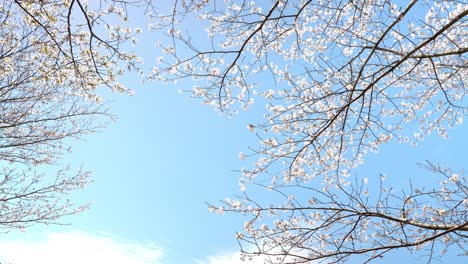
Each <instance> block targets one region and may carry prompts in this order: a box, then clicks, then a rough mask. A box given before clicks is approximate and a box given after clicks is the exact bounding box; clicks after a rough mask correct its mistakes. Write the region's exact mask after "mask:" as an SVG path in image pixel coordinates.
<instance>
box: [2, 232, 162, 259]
mask: <svg viewBox="0 0 468 264" xmlns="http://www.w3.org/2000/svg"><path fill="white" fill-rule="evenodd" d="M162 256H163V251H162V250H161V248H158V247H156V246H155V245H154V244H153V243H151V242H128V241H124V240H121V239H119V238H116V237H114V236H111V235H108V234H99V235H96V234H90V233H86V232H82V231H72V232H60V233H49V234H47V235H45V236H44V237H42V238H35V239H33V240H30V239H27V240H26V239H19V238H16V239H13V240H11V239H8V240H7V239H6V238H5V239H0V261H1V263H2V264H3V263H5V264H9V263H11V264H31V263H38V264H63V263H67V264H84V263H86V264H92V263H112V264H150V263H151V264H156V263H161V259H162Z"/></svg>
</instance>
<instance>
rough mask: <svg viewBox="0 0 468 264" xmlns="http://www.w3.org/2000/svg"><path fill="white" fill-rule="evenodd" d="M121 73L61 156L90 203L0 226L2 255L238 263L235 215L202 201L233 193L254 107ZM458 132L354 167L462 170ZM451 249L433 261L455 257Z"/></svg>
mask: <svg viewBox="0 0 468 264" xmlns="http://www.w3.org/2000/svg"><path fill="white" fill-rule="evenodd" d="M151 47H152V46H151V45H149V44H148V43H142V44H141V45H140V48H142V49H145V50H146V54H147V56H149V58H145V59H147V60H149V61H150V60H154V58H156V57H157V56H156V55H155V54H153V53H152V52H153V48H151ZM126 82H127V83H128V84H131V86H132V87H133V88H134V90H135V92H136V94H135V96H133V97H130V96H126V95H115V94H110V95H107V98H108V99H110V100H112V101H113V103H111V104H110V107H111V112H113V113H115V114H116V115H117V116H118V117H119V118H118V120H117V122H116V123H114V124H111V125H109V126H108V127H107V128H106V129H105V130H103V131H102V132H100V133H97V134H94V135H91V136H88V137H86V138H85V140H84V141H77V142H74V143H73V144H72V145H73V153H71V154H70V155H68V156H66V157H65V159H64V160H63V163H71V164H72V165H73V166H74V167H75V168H77V167H79V166H80V165H81V164H82V165H83V166H84V168H85V169H88V170H91V171H92V172H93V174H92V179H93V180H94V183H92V184H91V185H89V186H88V187H87V188H86V189H84V190H82V191H80V192H79V193H76V194H75V195H74V197H73V198H74V199H75V201H77V202H81V203H91V205H92V206H91V209H90V210H88V211H86V212H84V213H82V214H80V215H77V216H72V217H68V218H66V219H64V221H65V222H68V223H72V225H67V226H43V225H36V226H34V227H33V228H30V229H28V230H27V231H26V232H25V233H21V232H17V231H14V232H10V233H8V234H2V235H0V261H1V263H2V264H4V263H12V264H31V263H38V264H42V263H44V264H45V263H47V264H59V263H68V264H75V263H77V264H78V263H80V264H83V263H113V264H147V263H164V264H182V263H187V264H190V263H196V264H234V263H236V264H237V263H242V262H240V261H239V260H238V255H237V254H236V251H237V250H238V245H237V242H236V240H235V232H236V231H240V230H241V229H242V228H243V224H244V219H243V218H242V217H241V216H238V215H232V214H227V215H224V216H218V215H214V214H212V213H210V212H208V210H207V206H206V204H205V202H212V203H216V202H217V201H218V200H222V199H224V198H226V197H232V196H233V195H235V194H238V193H239V188H238V179H239V177H240V174H239V173H238V172H235V170H238V169H240V168H242V167H247V166H249V165H250V164H249V163H248V162H243V161H240V160H239V158H238V154H239V152H241V151H244V152H245V151H247V147H248V146H256V144H257V141H256V137H255V135H254V134H252V133H250V132H249V131H248V130H247V129H246V126H247V124H248V123H250V122H251V123H254V122H252V121H251V120H256V119H257V120H258V118H259V117H258V114H259V113H258V112H255V111H254V112H249V113H241V114H240V115H238V116H234V117H233V118H232V119H229V118H228V117H226V116H221V115H219V114H218V113H216V112H214V111H213V108H212V107H210V106H204V105H201V104H200V103H199V102H198V101H196V100H193V99H190V98H188V97H187V95H186V94H179V93H178V92H177V90H178V89H179V88H180V89H185V88H187V87H179V86H178V85H177V84H176V85H162V84H155V83H150V84H145V85H142V84H141V83H140V82H139V81H137V80H136V79H128V80H126ZM467 131H468V125H467V124H466V122H465V123H464V124H463V125H462V126H460V127H458V128H456V129H452V130H450V131H449V138H448V139H447V140H446V141H442V140H441V139H440V138H439V137H438V136H437V135H433V136H431V137H428V138H426V139H425V140H424V141H422V142H421V144H420V145H419V146H418V147H417V148H412V147H410V146H408V145H398V144H390V145H387V146H384V147H383V148H382V149H381V151H380V152H379V153H378V154H372V155H369V156H367V159H366V160H367V162H366V164H365V165H363V166H362V167H361V168H359V170H358V171H357V173H360V174H365V175H368V177H369V181H370V182H372V180H373V178H372V177H375V179H377V176H378V174H379V173H385V174H387V175H388V178H389V181H391V183H393V184H394V185H405V184H407V183H408V177H411V178H412V179H414V180H415V181H418V180H422V181H424V178H423V177H432V176H428V175H425V174H424V171H422V170H420V169H418V168H417V166H416V162H423V161H424V160H426V159H427V160H431V161H434V162H439V163H441V164H446V165H449V166H451V167H452V168H454V169H462V168H463V167H464V166H466V164H467V163H466V149H468V141H467V140H466V135H467V133H466V132H467ZM455 254H456V252H455V253H450V254H449V255H448V256H447V257H446V258H444V260H443V262H444V263H462V258H455V257H453V255H455ZM402 257H404V258H405V261H404V263H419V262H418V259H417V258H416V257H412V256H407V254H406V251H399V252H397V253H394V254H391V255H389V257H388V258H385V259H383V260H382V262H381V263H395V261H401V260H402ZM465 260H466V259H465ZM257 263H261V261H257Z"/></svg>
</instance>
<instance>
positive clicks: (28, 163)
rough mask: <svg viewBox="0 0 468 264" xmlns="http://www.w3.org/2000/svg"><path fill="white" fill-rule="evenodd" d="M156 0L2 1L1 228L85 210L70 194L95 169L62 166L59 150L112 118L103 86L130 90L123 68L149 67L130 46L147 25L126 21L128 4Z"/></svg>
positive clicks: (22, 227)
mask: <svg viewBox="0 0 468 264" xmlns="http://www.w3.org/2000/svg"><path fill="white" fill-rule="evenodd" d="M149 4H150V3H147V2H145V1H140V2H132V1H128V3H127V2H126V1H99V2H94V3H89V4H88V3H87V1H80V0H66V1H54V0H44V1H42V0H41V1H38V0H27V1H24V0H21V1H18V0H3V1H0V24H1V27H0V62H1V63H0V163H1V164H2V169H1V170H0V227H1V228H2V230H4V231H8V230H11V229H15V228H19V229H24V228H25V227H27V226H29V225H31V224H33V223H55V222H56V221H57V219H58V218H59V217H61V216H64V215H68V214H73V213H77V212H79V211H81V210H83V209H84V208H85V207H83V206H78V205H75V204H73V203H72V202H70V201H68V199H67V196H68V194H69V193H70V192H71V191H73V190H75V189H79V188H82V187H83V186H84V185H85V184H86V183H87V182H89V181H90V180H89V177H88V175H89V172H87V171H85V170H83V169H80V170H78V171H74V170H71V169H69V168H67V167H65V168H60V167H57V165H58V163H59V158H60V157H61V155H62V154H63V153H65V152H67V151H69V147H68V145H69V142H70V140H69V139H72V138H79V137H81V136H83V135H86V134H88V133H91V132H94V131H96V130H98V129H100V128H102V127H103V126H104V125H105V124H106V123H108V122H109V121H111V119H112V115H110V114H108V112H107V109H106V107H105V105H104V104H103V103H102V102H101V101H102V100H101V98H100V97H99V95H98V94H97V93H96V89H97V88H98V87H102V86H107V87H109V88H110V89H111V90H112V91H115V92H120V93H130V90H129V89H128V88H127V87H125V86H124V85H122V84H121V83H120V82H119V76H122V75H123V74H125V73H128V72H130V71H133V72H136V73H140V72H141V70H140V68H139V67H140V66H139V65H140V64H141V59H140V58H138V57H137V56H136V54H135V53H133V52H127V51H126V50H130V47H131V46H132V45H133V43H134V42H136V36H137V35H138V34H139V33H140V32H141V29H138V28H134V29H132V28H130V27H129V26H128V25H126V23H125V21H126V20H127V7H129V6H130V5H141V6H143V7H145V8H148V7H150V5H149ZM57 168H59V169H57ZM53 170H56V172H55V173H54V172H51V171H53Z"/></svg>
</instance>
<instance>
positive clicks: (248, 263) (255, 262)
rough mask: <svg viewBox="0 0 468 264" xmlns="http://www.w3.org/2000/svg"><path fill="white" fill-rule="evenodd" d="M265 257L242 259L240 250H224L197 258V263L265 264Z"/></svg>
mask: <svg viewBox="0 0 468 264" xmlns="http://www.w3.org/2000/svg"><path fill="white" fill-rule="evenodd" d="M264 261H265V258H262V257H254V258H252V259H250V258H248V257H245V258H243V259H241V254H240V253H239V251H224V252H219V253H217V254H215V255H213V256H208V257H206V258H205V259H203V260H196V261H195V262H196V263H197V264H263V263H265V262H264Z"/></svg>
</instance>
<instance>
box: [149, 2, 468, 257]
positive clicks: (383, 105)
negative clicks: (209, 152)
mask: <svg viewBox="0 0 468 264" xmlns="http://www.w3.org/2000/svg"><path fill="white" fill-rule="evenodd" d="M467 15H468V6H467V5H466V3H464V2H463V1H449V0H436V1H433V0H425V1H424V0H420V1H418V0H413V1H387V0H372V1H360V0H357V1H333V0H314V1H312V0H298V1H288V0H269V1H250V0H249V1H247V0H244V1H234V0H226V1H205V0H198V1H197V0H192V1H188V0H187V1H184V0H180V1H175V2H174V5H173V7H172V9H171V10H170V11H169V12H167V13H160V14H158V16H156V21H157V23H156V28H157V29H160V30H164V32H166V35H167V37H168V40H169V41H167V42H162V43H158V45H159V46H160V47H161V49H162V50H163V51H164V52H165V53H166V55H165V56H162V57H160V58H159V59H158V63H159V64H158V65H157V67H155V68H154V69H153V74H152V75H151V77H150V78H153V79H157V80H162V81H179V82H181V83H183V84H186V83H189V82H192V83H194V85H193V87H192V89H190V93H191V95H192V96H193V97H196V98H199V99H200V100H202V102H203V103H206V104H209V105H213V106H214V107H215V109H216V110H218V111H220V112H222V113H225V114H228V115H231V114H235V113H237V112H238V111H239V110H248V109H254V110H253V113H259V112H260V110H258V107H257V106H256V104H255V102H257V103H258V102H259V103H260V104H262V105H266V109H265V111H264V112H265V114H264V116H263V121H260V122H258V123H255V124H249V125H248V129H249V130H251V131H252V132H253V133H254V134H255V135H256V136H257V137H258V139H259V143H260V144H259V145H258V146H257V147H255V148H252V149H251V151H250V152H249V153H245V154H244V153H241V154H240V158H241V159H249V160H252V159H253V160H255V161H254V164H253V166H251V167H250V168H249V169H244V170H243V177H242V179H241V181H240V183H241V190H242V192H243V195H241V196H239V197H237V198H236V199H228V200H226V201H224V204H222V205H211V206H210V209H211V210H213V211H215V212H218V213H223V212H225V211H231V212H237V213H241V214H245V215H248V216H249V217H250V218H249V220H248V221H247V222H246V224H245V227H244V231H243V232H240V233H238V234H237V238H238V240H239V242H240V245H241V250H242V252H243V253H244V254H245V257H253V256H256V255H262V256H263V257H266V258H267V259H268V260H269V261H270V262H272V263H315V261H324V262H326V263H335V262H336V263H343V262H346V261H348V260H349V259H350V258H354V257H356V258H357V259H360V260H362V262H365V261H371V260H375V259H378V258H380V257H382V256H384V254H385V253H387V252H388V251H391V250H393V249H401V248H406V249H408V250H409V251H416V250H425V251H424V252H426V253H427V254H426V256H427V259H428V262H430V261H431V260H432V259H433V258H435V257H438V256H440V255H443V254H444V253H445V252H446V251H447V250H448V249H449V248H456V247H458V250H459V252H460V253H461V254H467V253H468V252H467V251H466V248H465V245H466V243H467V231H468V215H467V207H468V199H467V197H468V196H467V193H468V186H467V182H466V177H465V176H464V175H463V173H462V172H456V171H452V170H451V169H448V168H443V167H441V166H439V165H438V164H433V163H430V162H427V163H423V164H422V165H421V166H422V167H424V168H426V169H427V171H428V172H433V173H435V174H436V175H438V178H439V179H440V186H441V188H435V187H434V188H432V187H431V188H429V187H415V186H412V185H410V186H409V187H408V188H407V189H395V188H392V186H387V183H386V182H385V181H384V180H385V177H386V176H381V177H380V185H379V186H378V188H368V187H367V184H368V179H363V178H362V177H361V178H360V177H359V176H358V177H356V178H353V177H351V176H350V175H351V174H352V172H353V170H355V169H356V168H357V167H358V166H362V165H361V164H363V163H364V158H365V156H366V155H367V154H368V153H370V152H376V151H378V149H379V146H381V145H382V144H387V143H389V142H400V143H403V144H405V143H407V144H410V145H413V146H415V145H417V144H418V142H419V141H420V140H422V139H423V138H424V137H425V136H426V135H429V134H431V133H437V134H439V135H440V137H441V138H442V139H444V138H446V137H447V130H448V128H450V127H453V126H454V125H456V124H461V123H462V121H463V118H464V117H465V116H466V114H467V108H466V107H467V106H466V104H467V99H466V94H467V89H466V85H465V79H466V76H467V69H468V67H467V57H466V52H467V51H468V44H467V43H468V33H467V31H466V27H467V26H468V24H467ZM193 25H200V26H201V27H200V28H199V30H195V29H194V27H193ZM200 34H205V36H206V37H205V39H202V38H200V36H199V35H200ZM206 38H207V39H206ZM185 79H187V81H186V82H184V80H185ZM258 187H261V188H264V189H266V190H269V191H270V192H271V193H273V194H276V196H275V198H272V199H271V200H258V199H255V198H251V195H250V194H248V190H247V189H248V188H250V189H254V190H256V189H255V188H257V189H258ZM251 194H252V193H251ZM253 195H255V192H254V193H253ZM278 197H280V198H281V197H282V198H281V199H280V198H278ZM272 203H273V204H272ZM438 249H441V250H440V251H439V250H438ZM455 250H456V249H455Z"/></svg>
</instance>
